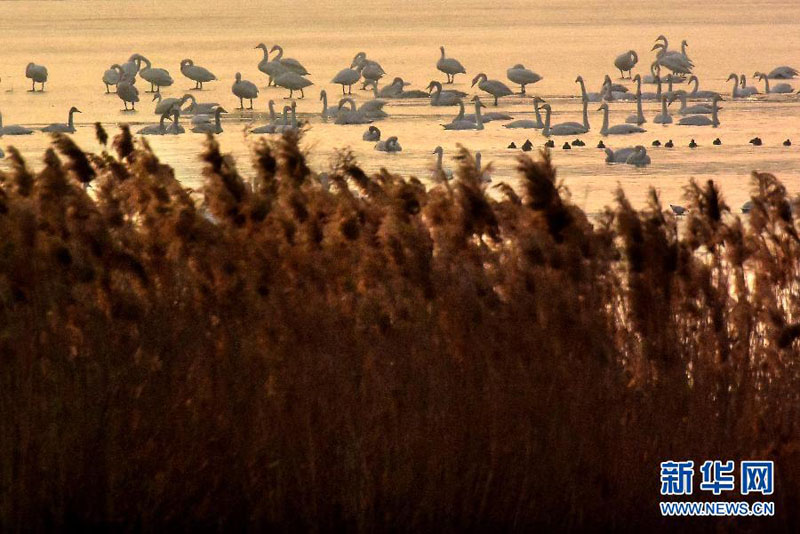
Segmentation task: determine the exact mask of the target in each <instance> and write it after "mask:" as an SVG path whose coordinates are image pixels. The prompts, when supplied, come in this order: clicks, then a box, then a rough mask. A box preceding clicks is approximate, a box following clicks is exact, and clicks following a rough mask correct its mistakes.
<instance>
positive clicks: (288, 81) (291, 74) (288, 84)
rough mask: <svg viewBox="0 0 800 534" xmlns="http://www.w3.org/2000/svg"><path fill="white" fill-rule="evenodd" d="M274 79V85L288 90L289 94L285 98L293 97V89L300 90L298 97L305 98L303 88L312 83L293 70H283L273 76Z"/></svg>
mask: <svg viewBox="0 0 800 534" xmlns="http://www.w3.org/2000/svg"><path fill="white" fill-rule="evenodd" d="M274 81H275V85H277V86H278V87H283V88H284V89H288V90H289V96H288V97H286V98H293V95H294V92H295V91H300V98H305V97H306V94H305V91H304V90H305V88H306V87H308V86H309V85H314V83H313V82H312V81H311V80H309V79H307V78H303V76H301V75H300V74H298V73H297V72H295V71H293V70H288V71H286V72H284V73H283V74H281V75H279V76H278V77H277V78H275V80H274Z"/></svg>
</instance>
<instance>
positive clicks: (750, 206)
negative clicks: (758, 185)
mask: <svg viewBox="0 0 800 534" xmlns="http://www.w3.org/2000/svg"><path fill="white" fill-rule="evenodd" d="M751 209H753V201H752V200H748V201H747V202H745V203H744V204H742V213H750V210H751Z"/></svg>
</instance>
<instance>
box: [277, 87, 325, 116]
mask: <svg viewBox="0 0 800 534" xmlns="http://www.w3.org/2000/svg"><path fill="white" fill-rule="evenodd" d="M322 105H323V109H322V111H323V113H324V112H325V111H326V110H327V109H328V95H326V94H324V93H323V96H322ZM269 120H270V121H272V122H275V103H274V102H273V101H272V100H270V101H269Z"/></svg>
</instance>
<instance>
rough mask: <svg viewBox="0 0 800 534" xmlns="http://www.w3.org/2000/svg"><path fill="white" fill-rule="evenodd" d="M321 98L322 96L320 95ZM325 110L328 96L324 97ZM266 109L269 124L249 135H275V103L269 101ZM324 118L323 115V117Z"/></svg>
mask: <svg viewBox="0 0 800 534" xmlns="http://www.w3.org/2000/svg"><path fill="white" fill-rule="evenodd" d="M322 93H323V94H324V93H325V91H324V90H323V91H322ZM320 97H322V95H320ZM323 104H324V106H325V108H327V107H328V96H327V95H325V100H324V102H323ZM267 109H268V110H269V124H265V125H264V126H259V127H257V128H253V129H252V130H250V133H255V134H265V133H266V134H271V133H275V127H276V126H277V125H278V120H277V117H276V116H275V101H274V100H270V101H269V103H268V104H267ZM323 116H324V115H323Z"/></svg>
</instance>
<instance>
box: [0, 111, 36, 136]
mask: <svg viewBox="0 0 800 534" xmlns="http://www.w3.org/2000/svg"><path fill="white" fill-rule="evenodd" d="M32 133H33V130H31V129H30V128H25V127H24V126H20V125H19V124H9V125H8V126H3V114H2V113H0V136H3V135H29V134H32Z"/></svg>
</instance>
